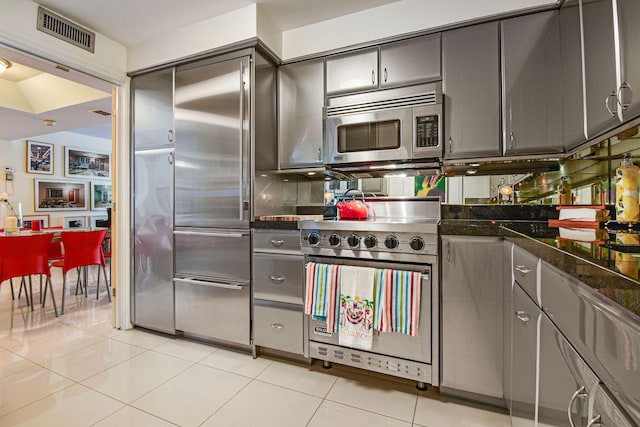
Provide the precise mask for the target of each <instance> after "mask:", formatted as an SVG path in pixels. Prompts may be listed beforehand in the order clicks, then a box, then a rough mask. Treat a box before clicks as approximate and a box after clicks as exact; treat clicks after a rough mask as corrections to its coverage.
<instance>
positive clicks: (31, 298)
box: [25, 276, 33, 311]
mask: <svg viewBox="0 0 640 427" xmlns="http://www.w3.org/2000/svg"><path fill="white" fill-rule="evenodd" d="M25 289H26V288H25ZM25 292H26V290H25ZM29 299H30V300H31V311H33V286H32V285H31V276H29Z"/></svg>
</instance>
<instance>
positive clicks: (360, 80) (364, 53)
mask: <svg viewBox="0 0 640 427" xmlns="http://www.w3.org/2000/svg"><path fill="white" fill-rule="evenodd" d="M326 67H327V74H326V85H327V95H335V94H339V93H345V92H354V91H360V90H367V89H375V88H377V87H378V48H377V47H374V48H369V49H363V50H359V51H356V52H349V53H343V54H340V55H335V56H330V57H328V58H327V63H326Z"/></svg>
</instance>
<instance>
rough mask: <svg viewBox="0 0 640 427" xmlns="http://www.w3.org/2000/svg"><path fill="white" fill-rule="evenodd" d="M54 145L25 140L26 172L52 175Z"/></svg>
mask: <svg viewBox="0 0 640 427" xmlns="http://www.w3.org/2000/svg"><path fill="white" fill-rule="evenodd" d="M53 149H54V145H53V144H49V143H47V142H38V141H31V140H27V167H26V169H27V173H40V174H46V175H53V166H54V156H53Z"/></svg>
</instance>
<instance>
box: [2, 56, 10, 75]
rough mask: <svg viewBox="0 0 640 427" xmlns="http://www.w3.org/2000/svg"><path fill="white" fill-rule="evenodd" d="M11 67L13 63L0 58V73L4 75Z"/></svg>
mask: <svg viewBox="0 0 640 427" xmlns="http://www.w3.org/2000/svg"><path fill="white" fill-rule="evenodd" d="M9 67H11V62H9V61H7V60H6V59H2V58H0V73H4V72H5V71H6V70H7V68H9Z"/></svg>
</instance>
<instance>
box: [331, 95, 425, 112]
mask: <svg viewBox="0 0 640 427" xmlns="http://www.w3.org/2000/svg"><path fill="white" fill-rule="evenodd" d="M436 103H437V96H436V93H435V92H428V93H422V94H419V95H410V96H404V97H399V98H392V99H383V100H377V101H371V102H362V103H357V104H351V105H340V106H335V107H327V117H333V116H339V115H342V114H354V113H366V112H369V111H377V110H384V109H390V108H406V107H416V106H421V105H435V104H436Z"/></svg>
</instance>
